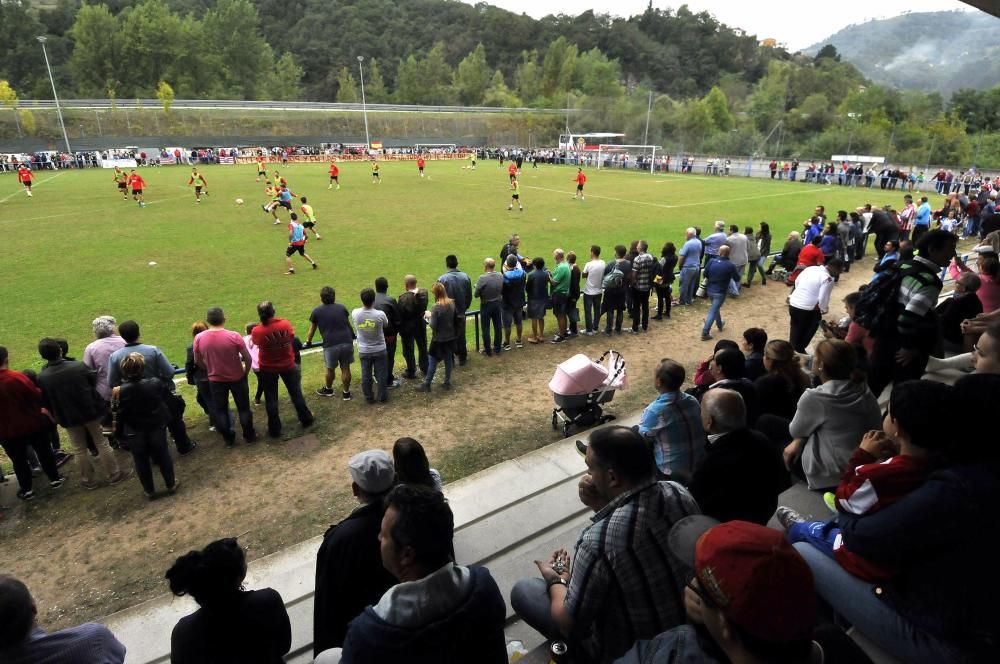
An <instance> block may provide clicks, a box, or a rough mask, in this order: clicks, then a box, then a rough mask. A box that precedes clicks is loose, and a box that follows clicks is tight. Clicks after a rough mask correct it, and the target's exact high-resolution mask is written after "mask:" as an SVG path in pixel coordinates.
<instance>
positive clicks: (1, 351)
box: [0, 346, 10, 366]
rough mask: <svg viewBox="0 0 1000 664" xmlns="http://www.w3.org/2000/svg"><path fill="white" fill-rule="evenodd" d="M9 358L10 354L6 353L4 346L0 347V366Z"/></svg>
mask: <svg viewBox="0 0 1000 664" xmlns="http://www.w3.org/2000/svg"><path fill="white" fill-rule="evenodd" d="M8 357H10V353H8V352H7V347H6V346H0V366H3V365H4V364H6V363H7V358H8Z"/></svg>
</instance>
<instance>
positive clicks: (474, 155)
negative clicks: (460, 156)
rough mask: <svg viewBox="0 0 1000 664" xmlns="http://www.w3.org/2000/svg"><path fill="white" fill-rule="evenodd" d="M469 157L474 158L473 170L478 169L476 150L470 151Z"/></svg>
mask: <svg viewBox="0 0 1000 664" xmlns="http://www.w3.org/2000/svg"><path fill="white" fill-rule="evenodd" d="M469 159H470V160H472V170H476V153H475V152H472V153H470V154H469Z"/></svg>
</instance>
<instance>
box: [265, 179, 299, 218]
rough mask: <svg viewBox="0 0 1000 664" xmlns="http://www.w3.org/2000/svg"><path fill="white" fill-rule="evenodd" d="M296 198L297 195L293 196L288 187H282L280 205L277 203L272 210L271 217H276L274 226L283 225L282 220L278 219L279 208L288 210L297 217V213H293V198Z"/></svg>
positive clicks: (279, 197)
mask: <svg viewBox="0 0 1000 664" xmlns="http://www.w3.org/2000/svg"><path fill="white" fill-rule="evenodd" d="M294 196H295V194H293V193H292V192H290V191H288V187H287V186H286V185H282V186H281V187H280V188H279V189H278V198H277V201H278V203H277V205H275V206H273V207H272V208H271V216H272V217H274V224H275V225H277V224H280V223H281V220H280V219H278V208H279V207H283V208H285V209H286V210H288V211H289V212H290V213H291V214H292V215H295V213H294V212H292V198H293V197H294ZM296 216H297V215H296Z"/></svg>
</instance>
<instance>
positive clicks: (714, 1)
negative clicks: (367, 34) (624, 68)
mask: <svg viewBox="0 0 1000 664" xmlns="http://www.w3.org/2000/svg"><path fill="white" fill-rule="evenodd" d="M464 1H465V2H469V4H475V3H476V2H477V1H479V0H464ZM486 2H488V3H489V4H491V5H496V6H498V7H503V8H504V9H507V10H510V11H513V12H517V13H519V14H520V13H525V14H528V15H529V16H533V17H535V18H541V17H542V16H545V15H547V14H559V13H563V14H580V13H581V12H583V11H586V10H587V9H593V10H594V12H595V13H606V14H613V15H616V16H626V17H627V16H631V15H633V14H641V13H642V12H643V11H645V9H646V6H647V5H648V0H590V1H589V2H580V1H579V0H486ZM683 4H686V5H688V7H690V8H691V10H692V11H695V12H700V11H708V12H710V13H711V14H714V15H715V17H716V18H717V19H718V20H719V21H721V22H722V23H725V24H726V25H729V26H730V27H733V28H742V29H743V30H744V31H746V32H748V33H750V34H756V35H757V38H758V39H764V38H767V37H773V38H775V39H777V40H778V41H779V42H782V43H784V44H786V45H787V46H788V48H789V49H790V50H792V51H796V50H799V49H803V48H806V47H808V46H811V45H812V44H815V43H816V42H818V41H820V40H821V39H824V38H826V37H829V36H830V35H832V34H833V33H835V32H837V31H838V30H840V29H841V28H844V27H846V26H848V25H850V24H852V23H863V22H865V21H867V20H869V19H873V18H891V17H893V16H898V15H900V14H902V13H904V12H908V11H909V12H929V11H947V10H952V9H963V10H970V11H979V10H977V9H974V8H972V7H970V6H969V5H966V4H965V3H962V2H959V1H958V0H877V1H873V0H832V1H831V0H823V1H822V2H808V0H755V1H754V0H688V1H687V2H682V1H681V2H674V1H673V0H653V6H654V7H656V8H657V9H666V8H673V9H676V8H677V7H680V6H681V5H683Z"/></svg>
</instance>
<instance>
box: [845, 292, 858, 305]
mask: <svg viewBox="0 0 1000 664" xmlns="http://www.w3.org/2000/svg"><path fill="white" fill-rule="evenodd" d="M860 300H861V291H854V292H853V293H848V294H847V296H846V297H845V298H844V305H845V306H848V307H856V306H858V302H859V301H860Z"/></svg>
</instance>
